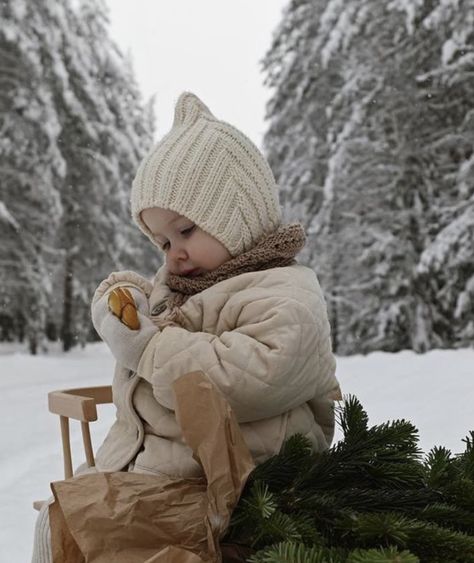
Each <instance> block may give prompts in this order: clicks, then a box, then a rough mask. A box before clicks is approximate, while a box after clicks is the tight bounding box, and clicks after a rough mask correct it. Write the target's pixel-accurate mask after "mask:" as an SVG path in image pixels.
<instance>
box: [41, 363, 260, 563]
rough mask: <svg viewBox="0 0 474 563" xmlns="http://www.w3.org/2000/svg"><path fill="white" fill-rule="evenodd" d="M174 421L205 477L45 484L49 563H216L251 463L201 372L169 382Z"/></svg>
mask: <svg viewBox="0 0 474 563" xmlns="http://www.w3.org/2000/svg"><path fill="white" fill-rule="evenodd" d="M173 388H174V393H175V396H176V417H177V420H178V423H179V425H180V427H181V429H182V433H183V436H184V439H185V440H186V443H187V444H188V445H189V446H190V447H191V449H192V450H193V452H194V457H195V459H196V460H197V461H198V462H199V463H200V464H201V465H202V467H203V470H204V475H205V477H202V478H190V479H176V478H170V477H167V476H164V475H163V476H156V475H144V474H140V473H128V472H114V473H92V474H87V475H81V476H77V477H72V478H71V479H66V480H65V481H58V482H55V483H51V489H52V491H53V494H54V497H55V502H54V503H53V504H52V505H51V506H50V522H51V544H52V552H53V561H54V563H112V562H114V563H202V562H213V563H214V562H220V561H221V551H220V547H219V539H220V538H222V537H223V535H224V534H225V532H226V530H227V527H228V524H229V520H230V516H231V514H232V511H233V509H234V508H235V506H236V505H237V502H238V500H239V497H240V494H241V492H242V489H243V487H244V485H245V482H246V480H247V477H248V475H249V474H250V472H251V471H252V470H253V469H254V467H255V465H254V462H253V460H252V456H251V454H250V452H249V450H248V448H247V446H246V444H245V442H244V440H243V437H242V434H241V432H240V428H239V425H238V423H237V421H236V419H235V417H234V415H233V413H232V411H231V409H230V406H229V404H228V403H227V401H226V400H225V399H224V397H223V396H222V395H221V394H220V393H219V391H218V390H217V389H216V388H215V387H214V385H213V384H212V383H211V382H210V381H209V379H208V378H207V377H206V376H205V374H204V373H203V372H192V373H188V374H185V375H183V376H181V377H180V378H179V379H177V380H176V381H175V382H174V384H173Z"/></svg>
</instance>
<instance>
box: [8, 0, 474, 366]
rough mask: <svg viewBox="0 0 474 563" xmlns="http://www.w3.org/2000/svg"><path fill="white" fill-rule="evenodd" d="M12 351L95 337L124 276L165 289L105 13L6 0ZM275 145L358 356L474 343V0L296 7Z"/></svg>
mask: <svg viewBox="0 0 474 563" xmlns="http://www.w3.org/2000/svg"><path fill="white" fill-rule="evenodd" d="M0 20H1V25H0V127H1V135H0V170H1V183H0V240H1V244H0V340H2V341H27V342H28V345H29V349H30V352H31V353H37V352H39V351H41V349H42V347H43V346H44V345H45V342H47V341H48V340H60V341H61V342H62V345H63V348H64V350H69V349H71V348H72V347H74V346H77V345H84V344H85V343H86V342H88V341H91V340H94V339H96V338H97V335H96V334H95V332H94V330H93V328H92V324H91V321H90V300H91V297H92V293H93V291H94V289H95V288H96V287H97V285H98V283H99V282H100V281H101V280H102V279H104V278H105V277H106V276H107V275H108V274H109V273H110V272H111V271H114V270H115V271H116V270H124V269H131V270H136V271H138V272H139V273H141V274H142V275H146V276H150V277H151V276H152V275H153V274H154V273H155V271H156V269H157V267H158V266H159V258H158V256H157V255H156V252H155V251H154V249H153V248H152V247H151V245H149V244H147V241H146V240H145V238H144V237H143V236H142V235H141V234H140V233H139V231H138V229H137V228H136V227H135V226H134V225H133V224H132V221H131V218H130V210H129V191H130V186H131V181H132V179H133V177H134V174H135V172H136V169H137V166H138V163H139V162H140V160H141V158H142V157H143V156H144V155H145V154H146V152H147V151H148V150H149V148H150V147H151V145H152V143H153V140H154V125H153V123H154V115H153V110H152V100H143V99H142V95H141V93H140V91H139V88H138V86H137V81H136V79H135V77H134V73H133V68H132V65H131V62H130V60H129V59H128V58H127V57H126V56H125V55H124V54H122V53H121V52H120V50H119V48H118V47H117V45H116V44H115V43H114V41H113V40H112V39H111V37H110V35H109V31H108V27H107V26H108V21H107V10H106V6H105V4H103V2H102V0H81V1H77V2H73V1H72V0H55V1H54V2H53V1H51V0H35V1H34V2H27V1H26V0H2V1H1V2H0ZM260 65H261V71H262V82H264V83H265V84H266V86H267V87H268V88H269V92H271V95H270V96H269V99H268V102H267V106H266V123H267V129H266V133H265V136H264V143H263V147H262V148H263V150H264V153H265V155H266V157H267V158H268V160H269V162H270V165H271V167H272V170H273V172H274V174H275V178H276V180H277V183H278V185H279V188H280V201H281V204H282V207H283V211H284V219H285V221H286V222H293V221H299V222H301V223H302V224H303V225H304V227H305V228H306V232H307V235H308V242H307V245H306V247H305V249H304V251H303V252H302V254H301V255H300V261H301V262H303V263H305V264H306V265H309V266H310V267H312V268H313V269H314V271H315V272H316V273H317V274H318V277H319V279H320V282H321V285H322V287H323V290H324V293H325V296H326V300H327V305H328V310H329V314H330V320H331V326H332V333H333V343H334V350H335V352H336V353H337V354H340V355H350V354H360V353H362V354H364V353H368V352H371V351H374V350H385V351H390V352H396V351H398V350H402V349H412V350H415V351H417V352H423V351H426V350H430V349H433V348H458V347H466V346H467V347H469V346H472V343H473V341H474V315H473V313H474V250H473V249H474V245H473V242H474V174H473V171H474V151H473V147H474V1H473V0H344V1H341V0H289V1H288V3H287V6H286V8H285V10H284V11H283V12H282V18H281V21H280V23H279V25H278V27H277V28H276V29H275V31H274V34H273V38H272V41H271V44H269V45H268V48H267V51H266V54H265V56H264V57H263V59H262V60H261V61H260Z"/></svg>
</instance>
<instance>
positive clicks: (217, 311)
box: [94, 264, 339, 477]
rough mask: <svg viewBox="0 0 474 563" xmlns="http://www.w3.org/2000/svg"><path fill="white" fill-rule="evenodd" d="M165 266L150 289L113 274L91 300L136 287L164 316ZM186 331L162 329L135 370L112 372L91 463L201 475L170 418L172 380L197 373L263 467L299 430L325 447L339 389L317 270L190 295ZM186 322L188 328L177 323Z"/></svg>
mask: <svg viewBox="0 0 474 563" xmlns="http://www.w3.org/2000/svg"><path fill="white" fill-rule="evenodd" d="M165 276H166V266H162V267H161V268H160V269H159V270H158V273H157V274H156V276H155V278H154V280H153V283H150V282H149V281H147V280H145V279H144V278H142V277H141V276H139V275H138V274H135V273H133V272H117V273H113V274H111V275H110V276H109V278H107V280H104V281H103V282H102V283H101V284H100V286H99V287H98V288H97V290H96V294H95V296H94V299H97V298H98V297H100V296H101V295H104V294H105V293H108V292H109V291H111V290H112V289H113V288H115V287H119V286H133V287H137V288H140V289H142V290H143V291H144V292H145V293H146V295H147V296H148V298H149V302H150V308H151V311H152V315H153V318H154V319H159V320H165V319H166V317H167V315H168V314H169V313H170V311H169V310H167V309H166V300H167V298H168V297H169V295H170V293H171V291H170V289H169V288H168V286H167V285H166V284H165V283H164V279H165ZM181 313H182V320H181V324H183V325H184V326H183V327H181V326H166V327H165V328H163V329H162V330H160V332H158V333H157V334H156V335H155V336H154V337H153V338H152V339H151V340H150V342H149V343H148V345H147V347H146V348H145V351H144V353H143V355H142V358H141V361H140V364H139V366H138V369H137V371H136V372H131V371H130V370H128V369H124V368H123V367H122V366H120V365H118V364H117V365H116V369H115V376H114V380H113V398H114V403H115V406H116V408H117V419H116V421H115V423H114V424H113V426H112V427H111V429H110V431H109V433H108V435H107V437H106V438H105V440H104V443H103V444H102V445H101V447H100V448H99V450H98V452H97V456H96V465H97V469H98V470H99V471H118V470H122V469H128V470H132V471H136V472H141V473H165V474H168V475H171V476H181V477H193V476H199V475H201V469H200V466H199V465H198V463H197V462H196V461H195V460H194V459H193V458H192V452H191V450H190V448H189V447H188V446H187V445H186V444H185V443H184V441H183V439H182V437H181V432H180V428H179V426H178V424H177V422H176V418H175V416H174V395H173V392H172V382H173V381H174V380H175V379H176V378H178V377H179V376H180V375H182V374H184V373H187V372H190V371H195V370H201V371H203V372H204V373H205V374H206V375H207V377H208V378H209V379H210V380H211V382H212V383H213V384H214V385H215V386H216V387H217V388H218V389H219V391H220V392H221V393H222V394H223V396H224V397H225V398H226V399H227V401H228V402H229V404H230V406H231V408H232V409H233V411H234V413H235V415H236V417H237V420H238V421H239V423H240V427H241V430H242V433H243V436H244V439H245V441H246V443H247V445H248V447H249V449H250V451H251V453H252V455H253V457H254V460H255V463H257V464H259V463H261V462H263V461H265V460H266V459H267V458H269V457H270V456H272V455H274V454H275V453H278V451H279V450H280V447H281V445H282V443H283V441H284V440H285V439H286V438H288V437H289V436H291V435H293V434H295V433H302V434H304V435H305V436H307V437H308V438H309V439H310V440H311V443H312V444H313V447H314V450H315V451H321V450H324V449H326V448H328V446H329V445H330V443H331V440H332V437H333V433H334V412H333V404H334V402H333V400H332V397H333V396H334V394H335V393H336V394H337V392H338V389H339V386H338V382H337V380H336V378H335V375H334V372H335V359H334V356H333V354H332V351H331V341H330V327H329V322H328V318H327V312H326V304H325V301H324V298H323V295H322V292H321V288H320V286H319V283H318V280H317V277H316V275H315V273H314V272H313V271H312V270H311V269H309V268H307V267H305V266H302V265H299V264H296V265H292V266H287V267H279V268H272V269H268V270H263V271H259V272H250V273H245V274H240V275H238V276H235V277H232V278H230V279H227V280H224V281H222V282H219V283H217V284H215V285H213V286H212V287H210V288H208V289H206V290H204V291H202V292H200V293H198V294H195V295H192V296H191V297H189V299H188V300H187V301H186V303H184V305H183V306H182V307H181ZM183 321H184V322H183Z"/></svg>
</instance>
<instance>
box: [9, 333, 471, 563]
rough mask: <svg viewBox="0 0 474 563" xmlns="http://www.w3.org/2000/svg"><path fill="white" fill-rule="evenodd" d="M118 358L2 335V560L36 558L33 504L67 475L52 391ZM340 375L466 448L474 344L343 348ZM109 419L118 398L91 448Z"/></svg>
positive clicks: (105, 409) (391, 412)
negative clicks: (31, 346)
mask: <svg viewBox="0 0 474 563" xmlns="http://www.w3.org/2000/svg"><path fill="white" fill-rule="evenodd" d="M113 366H114V362H113V359H112V356H111V355H110V353H109V351H108V349H107V348H106V346H105V345H104V344H93V345H88V346H87V347H86V348H85V349H84V350H73V351H72V352H70V353H68V354H63V353H62V352H61V351H59V350H50V353H49V354H48V355H43V356H36V357H34V356H30V355H28V354H27V352H26V349H23V348H21V347H19V346H18V345H13V344H6V343H3V344H0V408H1V412H2V431H1V444H0V447H1V450H0V451H1V452H2V462H1V465H0V506H1V507H2V509H1V512H0V563H24V562H27V561H29V560H30V558H31V549H32V540H33V530H34V523H35V519H36V514H37V513H36V512H35V511H34V510H33V507H32V503H33V501H34V500H40V499H45V498H47V497H48V496H49V495H50V489H49V483H50V482H51V481H56V480H60V479H62V477H63V469H62V457H61V449H60V448H61V446H60V431H59V422H58V417H57V416H55V415H52V414H50V413H49V412H48V407H47V394H48V392H49V391H52V390H56V389H65V388H71V387H83V386H92V385H108V384H110V382H111V379H112V373H113ZM337 376H338V378H339V381H340V383H341V387H342V390H343V393H344V394H349V393H350V394H354V395H356V396H357V397H358V398H359V400H360V401H361V403H362V405H363V406H364V408H365V409H366V410H367V412H368V415H369V418H370V423H371V424H378V423H382V422H384V421H387V420H389V419H396V418H405V419H407V420H411V421H412V422H413V423H414V424H415V426H417V428H418V429H419V431H420V437H421V439H420V446H421V447H422V449H423V450H424V451H425V452H426V451H428V450H429V449H430V448H431V447H432V446H434V445H444V446H447V447H448V448H450V449H451V450H452V451H453V452H460V451H463V449H464V445H463V443H462V438H464V437H465V436H466V435H467V433H468V431H469V430H471V429H474V420H473V417H472V403H473V398H474V349H460V350H432V351H430V352H428V353H426V354H422V355H417V354H415V353H414V352H412V351H403V352H399V353H396V354H389V353H384V352H374V353H371V354H369V355H367V356H360V355H358V356H348V357H341V358H338V367H337ZM113 418H114V407H113V406H112V405H101V406H100V407H99V421H98V422H96V423H93V425H92V427H91V432H92V439H93V443H94V448H97V446H98V445H99V444H100V442H101V440H102V439H103V437H104V436H105V433H106V432H107V429H108V428H109V426H110V424H111V423H112V421H113ZM71 433H72V448H73V463H74V465H75V466H77V465H78V464H79V463H81V461H82V460H81V459H80V457H79V456H78V455H77V456H76V457H74V452H81V453H82V442H81V437H80V429H79V424H78V423H77V424H75V423H74V421H72V423H71ZM336 437H337V439H338V438H339V437H340V433H337V435H336ZM6 452H8V455H5V454H6Z"/></svg>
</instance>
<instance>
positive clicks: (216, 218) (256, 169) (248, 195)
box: [131, 92, 281, 256]
mask: <svg viewBox="0 0 474 563" xmlns="http://www.w3.org/2000/svg"><path fill="white" fill-rule="evenodd" d="M150 207H162V208H164V209H171V210H172V211H175V212H176V213H179V214H180V215H183V216H185V217H187V218H188V219H190V220H191V221H193V222H194V223H195V224H196V225H198V226H199V227H200V228H201V229H203V230H204V231H206V232H207V233H208V234H210V235H212V236H213V237H214V238H216V239H217V240H218V241H219V242H221V243H222V244H223V245H224V246H225V247H226V248H227V250H228V251H229V253H230V254H231V255H232V256H238V255H239V254H241V253H242V252H246V251H247V250H249V249H251V248H252V247H253V246H254V245H255V244H256V243H257V242H258V241H259V240H260V239H261V238H262V237H263V236H265V235H267V234H269V233H271V232H272V231H274V230H275V229H276V228H277V227H278V226H279V225H280V222H281V210H280V205H279V202H278V190H277V185H276V183H275V179H274V177H273V173H272V171H271V169H270V166H269V165H268V163H267V161H266V160H265V158H264V157H263V155H262V154H261V152H260V151H259V150H258V148H257V147H256V146H255V145H254V144H253V143H252V141H251V140H250V139H249V138H248V137H246V136H245V135H244V134H243V133H241V132H240V131H239V130H238V129H236V128H235V127H233V126H232V125H230V124H228V123H225V122H224V121H220V120H218V119H217V118H216V117H215V116H214V115H213V114H212V113H211V112H210V110H209V108H208V107H207V106H206V105H205V104H204V103H203V102H202V101H201V100H200V99H199V98H198V97H197V96H196V95H195V94H192V93H190V92H184V93H183V94H181V96H180V97H179V99H178V101H177V103H176V107H175V113H174V121H173V126H172V128H171V129H170V131H169V132H168V133H167V134H166V135H165V136H164V137H163V138H162V139H161V141H159V142H158V143H157V144H156V145H155V146H154V148H153V149H152V151H151V152H150V153H149V154H148V155H147V156H146V157H145V158H144V159H143V161H142V162H141V164H140V166H139V168H138V172H137V175H136V177H135V179H134V181H133V185H132V192H131V208H132V217H133V219H134V221H135V222H136V223H137V225H138V226H139V228H140V229H141V230H142V231H143V232H144V233H145V234H146V235H147V236H148V238H149V239H150V240H151V241H152V242H153V244H155V245H156V246H158V245H157V243H156V242H155V241H154V239H153V236H152V234H151V232H150V231H149V229H148V228H147V226H146V225H145V223H144V222H143V221H142V220H141V218H140V212H141V211H143V210H144V209H147V208H150Z"/></svg>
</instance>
